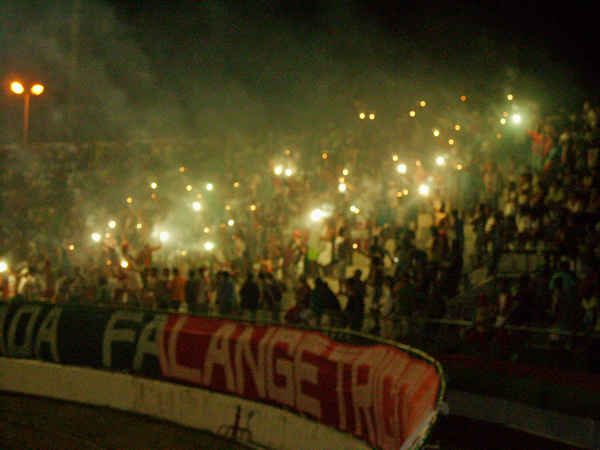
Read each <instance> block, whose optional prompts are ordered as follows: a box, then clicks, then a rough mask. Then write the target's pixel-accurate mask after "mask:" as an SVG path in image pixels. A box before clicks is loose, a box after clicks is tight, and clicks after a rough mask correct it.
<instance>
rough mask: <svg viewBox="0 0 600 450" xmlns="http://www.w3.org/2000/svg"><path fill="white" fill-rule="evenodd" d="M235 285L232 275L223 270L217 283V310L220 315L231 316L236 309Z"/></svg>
mask: <svg viewBox="0 0 600 450" xmlns="http://www.w3.org/2000/svg"><path fill="white" fill-rule="evenodd" d="M235 299H236V295H235V285H234V283H233V280H232V279H231V275H230V273H229V272H227V271H226V270H223V271H221V272H220V273H219V275H218V281H217V298H216V303H217V310H218V311H219V314H222V315H225V314H231V313H233V311H234V309H235V303H236V301H235Z"/></svg>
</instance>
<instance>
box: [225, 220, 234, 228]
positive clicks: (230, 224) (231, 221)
mask: <svg viewBox="0 0 600 450" xmlns="http://www.w3.org/2000/svg"><path fill="white" fill-rule="evenodd" d="M234 223H235V222H234V221H233V219H231V220H229V222H227V224H228V225H229V226H230V227H232V226H233V224H234Z"/></svg>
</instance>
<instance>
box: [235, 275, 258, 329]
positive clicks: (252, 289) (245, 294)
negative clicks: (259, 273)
mask: <svg viewBox="0 0 600 450" xmlns="http://www.w3.org/2000/svg"><path fill="white" fill-rule="evenodd" d="M259 302H260V288H259V287H258V283H257V282H256V281H255V280H254V274H253V273H252V272H249V273H248V274H247V275H246V279H245V280H244V283H243V284H242V287H241V288H240V308H241V309H242V311H244V313H245V314H248V317H249V318H250V319H256V312H257V311H258V306H259Z"/></svg>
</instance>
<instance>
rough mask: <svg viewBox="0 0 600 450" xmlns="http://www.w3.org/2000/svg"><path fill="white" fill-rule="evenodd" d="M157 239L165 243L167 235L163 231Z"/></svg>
mask: <svg viewBox="0 0 600 450" xmlns="http://www.w3.org/2000/svg"><path fill="white" fill-rule="evenodd" d="M159 237H160V240H161V241H162V242H165V241H166V240H167V239H169V233H167V232H166V231H163V232H162V233H160V235H159Z"/></svg>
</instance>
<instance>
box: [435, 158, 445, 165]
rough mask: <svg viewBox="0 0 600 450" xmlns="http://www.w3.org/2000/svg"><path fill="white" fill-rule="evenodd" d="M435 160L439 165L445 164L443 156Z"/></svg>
mask: <svg viewBox="0 0 600 450" xmlns="http://www.w3.org/2000/svg"><path fill="white" fill-rule="evenodd" d="M435 162H437V163H438V166H443V165H444V158H443V157H442V156H438V157H437V159H436V160H435Z"/></svg>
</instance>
